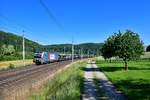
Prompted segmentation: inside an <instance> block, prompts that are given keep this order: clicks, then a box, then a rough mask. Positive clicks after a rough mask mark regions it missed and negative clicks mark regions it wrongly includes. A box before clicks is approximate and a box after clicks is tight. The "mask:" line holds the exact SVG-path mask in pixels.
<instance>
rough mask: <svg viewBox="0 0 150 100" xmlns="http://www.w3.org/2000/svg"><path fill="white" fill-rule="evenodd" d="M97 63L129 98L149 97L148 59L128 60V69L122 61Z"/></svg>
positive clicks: (146, 98)
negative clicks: (126, 69) (125, 68)
mask: <svg viewBox="0 0 150 100" xmlns="http://www.w3.org/2000/svg"><path fill="white" fill-rule="evenodd" d="M97 65H98V66H100V67H101V69H102V70H103V71H104V72H105V74H106V75H107V76H108V78H109V79H110V80H111V81H112V82H113V83H114V85H115V86H116V87H117V88H118V90H121V91H122V92H123V93H124V94H125V95H126V96H127V97H128V99H129V100H148V99H150V61H148V60H147V61H146V60H145V61H130V62H129V70H128V71H125V70H124V63H123V62H116V61H115V62H112V63H109V62H105V61H98V62H97Z"/></svg>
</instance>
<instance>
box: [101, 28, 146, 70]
mask: <svg viewBox="0 0 150 100" xmlns="http://www.w3.org/2000/svg"><path fill="white" fill-rule="evenodd" d="M111 38H112V39H111V40H112V41H110V42H111V44H112V45H111V46H109V45H108V44H107V43H108V42H109V41H108V40H109V39H107V41H106V42H105V44H104V45H105V46H106V47H105V48H106V49H104V51H105V52H107V53H110V54H109V55H111V56H114V57H115V56H118V57H119V58H121V59H123V61H124V63H125V70H128V61H130V60H132V59H137V58H140V56H141V55H142V54H143V52H144V46H143V42H142V41H141V40H140V37H139V35H138V34H137V33H134V32H132V31H130V30H127V31H126V32H125V33H121V32H120V31H119V32H118V33H115V34H114V35H113V36H111ZM108 49H111V50H109V52H108ZM112 54H113V55H112ZM107 55H108V54H107Z"/></svg>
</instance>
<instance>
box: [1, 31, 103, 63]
mask: <svg viewBox="0 0 150 100" xmlns="http://www.w3.org/2000/svg"><path fill="white" fill-rule="evenodd" d="M0 40H1V41H0V60H15V59H21V58H22V37H21V36H18V35H15V34H13V33H8V32H4V31H0ZM102 45H103V43H82V44H75V45H74V49H75V50H74V51H75V54H79V52H81V50H82V53H83V54H88V53H89V54H94V55H99V54H100V49H101V46H102ZM25 47H26V48H25V51H26V58H32V56H33V53H34V52H38V51H51V52H60V53H64V52H65V53H71V48H72V45H71V44H56V45H41V44H38V43H36V42H34V41H32V40H29V39H27V38H25Z"/></svg>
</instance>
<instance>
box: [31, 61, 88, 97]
mask: <svg viewBox="0 0 150 100" xmlns="http://www.w3.org/2000/svg"><path fill="white" fill-rule="evenodd" d="M84 66H86V63H85V62H82V63H77V64H74V65H72V66H71V67H69V68H68V69H65V70H64V71H63V72H61V73H59V74H57V75H56V76H54V78H53V79H51V80H50V81H49V82H48V85H47V86H46V87H45V88H43V89H42V90H41V91H39V92H35V93H33V94H32V95H31V98H30V100H80V98H81V93H82V91H83V70H82V67H84Z"/></svg>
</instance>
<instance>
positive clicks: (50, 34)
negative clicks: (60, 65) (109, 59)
mask: <svg viewBox="0 0 150 100" xmlns="http://www.w3.org/2000/svg"><path fill="white" fill-rule="evenodd" d="M43 2H44V3H45V4H46V5H47V7H48V8H49V10H50V11H51V13H52V14H53V16H54V17H55V19H56V20H57V22H56V21H55V20H53V18H51V17H50V16H49V15H48V13H47V12H46V10H45V9H44V8H43V6H42V5H41V4H40V0H0V30H4V31H8V32H14V33H15V34H18V35H22V30H25V36H26V37H27V38H29V39H31V40H34V41H38V42H39V43H41V44H58V43H71V39H72V37H74V42H75V43H84V42H103V41H104V40H106V39H107V37H108V36H110V35H112V33H113V32H116V31H118V30H121V31H124V30H126V29H131V30H133V31H134V32H137V33H139V34H140V36H141V39H142V40H143V41H144V43H145V45H148V44H150V39H149V38H150V6H149V5H150V0H43ZM57 23H59V24H61V25H62V28H60V27H59V26H58V24H57Z"/></svg>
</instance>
